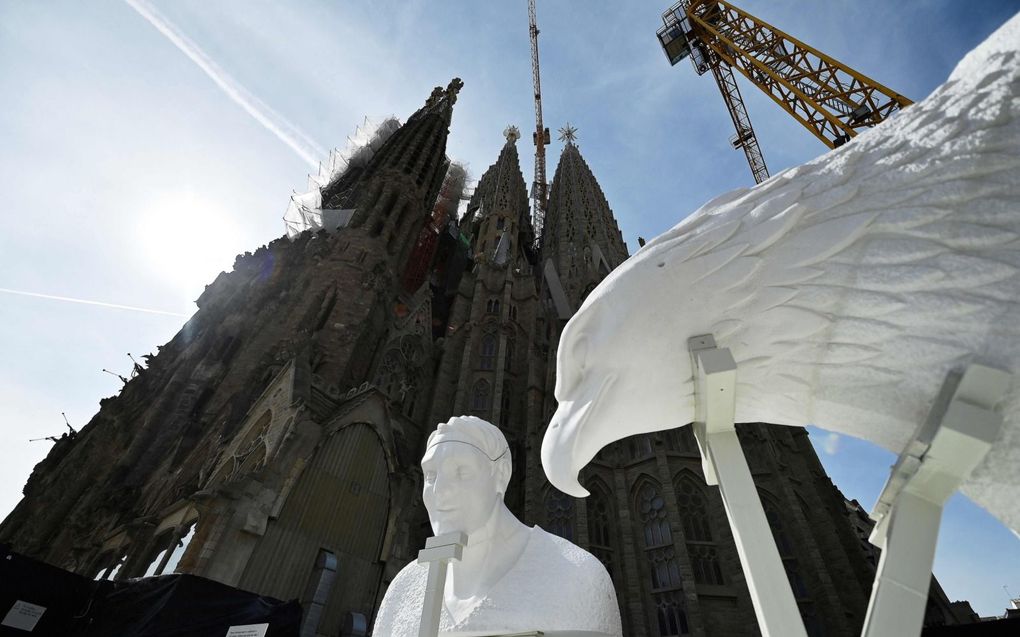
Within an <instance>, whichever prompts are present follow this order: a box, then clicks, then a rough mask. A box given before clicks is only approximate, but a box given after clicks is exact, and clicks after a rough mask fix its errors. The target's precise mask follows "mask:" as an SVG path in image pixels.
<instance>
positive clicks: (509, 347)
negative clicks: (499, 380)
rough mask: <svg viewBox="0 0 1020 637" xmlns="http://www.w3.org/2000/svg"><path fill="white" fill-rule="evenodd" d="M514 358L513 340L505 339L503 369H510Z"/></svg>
mask: <svg viewBox="0 0 1020 637" xmlns="http://www.w3.org/2000/svg"><path fill="white" fill-rule="evenodd" d="M513 360H514V341H513V339H512V338H508V339H506V355H505V356H504V357H503V369H505V370H506V371H510V369H511V368H512V367H513Z"/></svg>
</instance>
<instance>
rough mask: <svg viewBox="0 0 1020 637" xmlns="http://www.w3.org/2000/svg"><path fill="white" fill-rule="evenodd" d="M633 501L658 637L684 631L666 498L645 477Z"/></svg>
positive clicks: (684, 610)
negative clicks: (642, 544) (639, 525)
mask: <svg viewBox="0 0 1020 637" xmlns="http://www.w3.org/2000/svg"><path fill="white" fill-rule="evenodd" d="M635 500H636V501H635V505H636V507H637V512H638V516H637V517H638V520H639V521H640V523H641V525H642V534H641V537H642V540H643V541H644V556H645V563H646V566H647V568H648V571H647V572H648V574H649V578H650V582H649V583H650V588H651V591H652V600H653V603H654V605H655V607H654V614H655V622H654V623H653V626H654V627H655V628H657V630H658V633H657V634H658V635H659V637H673V636H675V635H686V634H688V633H689V632H690V630H689V628H688V625H687V608H686V603H685V602H684V597H683V582H682V580H681V577H680V566H679V564H678V563H677V560H676V553H675V551H674V549H673V533H672V530H671V528H670V525H669V520H668V519H667V517H666V501H665V499H664V498H663V497H662V492H661V489H660V488H659V485H658V484H657V483H655V482H653V481H651V480H645V482H644V483H643V484H641V486H640V487H638V490H637V494H636V498H635Z"/></svg>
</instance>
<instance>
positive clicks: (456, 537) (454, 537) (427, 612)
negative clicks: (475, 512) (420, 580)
mask: <svg viewBox="0 0 1020 637" xmlns="http://www.w3.org/2000/svg"><path fill="white" fill-rule="evenodd" d="M467 542H468V538H467V535H466V534H465V533H463V532H461V531H455V532H453V533H444V534H442V535H436V536H433V537H430V538H429V539H427V540H425V548H423V549H422V550H420V551H418V563H419V564H428V565H429V574H428V580H427V581H426V584H425V601H424V602H423V604H422V607H421V624H420V626H419V628H418V637H438V635H439V616H440V614H441V611H442V608H443V592H444V589H445V588H446V565H447V564H449V563H450V560H457V561H460V558H461V556H463V554H464V547H465V546H467Z"/></svg>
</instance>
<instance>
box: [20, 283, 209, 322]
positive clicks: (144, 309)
mask: <svg viewBox="0 0 1020 637" xmlns="http://www.w3.org/2000/svg"><path fill="white" fill-rule="evenodd" d="M0 292H6V293H7V294H20V295H21V296H34V297H36V298H39V299H51V300H53V301H68V302H69V303H83V304H85V305H98V306H100V307H112V308H114V309H116V310H131V311H133V312H146V313H148V314H164V315H166V316H180V317H181V318H188V316H189V315H188V314H180V313H179V312H167V311H164V310H151V309H149V308H147V307H135V306H133V305H119V304H117V303H103V302H102V301H89V300H88V299H72V298H71V297H68V296H55V295H53V294H40V293H38V292H23V291H21V290H9V289H7V288H0Z"/></svg>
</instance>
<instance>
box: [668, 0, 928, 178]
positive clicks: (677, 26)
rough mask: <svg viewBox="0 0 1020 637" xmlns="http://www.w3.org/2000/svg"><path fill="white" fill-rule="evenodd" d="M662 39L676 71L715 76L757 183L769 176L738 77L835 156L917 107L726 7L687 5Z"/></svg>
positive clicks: (718, 2) (693, 1)
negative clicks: (688, 66)
mask: <svg viewBox="0 0 1020 637" xmlns="http://www.w3.org/2000/svg"><path fill="white" fill-rule="evenodd" d="M662 22H663V26H662V27H661V28H660V29H659V30H658V31H657V32H656V35H658V36H659V42H660V43H661V44H662V49H663V51H665V53H666V57H667V58H669V62H670V64H673V65H675V64H676V63H677V62H679V61H680V60H682V59H684V58H686V57H690V58H691V62H693V64H694V69H695V70H696V71H697V73H698V75H704V74H705V73H707V72H709V71H711V72H712V75H713V77H715V81H716V83H717V84H718V85H719V91H720V92H721V93H722V96H723V100H724V101H725V102H726V108H727V109H728V110H729V112H730V118H731V119H732V120H733V126H734V128H735V129H736V131H737V133H736V135H734V136H733V137H732V138H730V142H731V143H732V145H733V147H734V148H740V149H743V151H744V154H745V155H746V156H747V163H748V164H750V166H751V172H752V174H754V180H755V182H757V183H761V182H763V181H765V180H766V179H768V176H769V172H768V168H767V167H766V166H765V159H764V158H763V157H762V154H761V148H760V147H759V146H758V139H757V137H756V136H755V134H754V129H753V128H752V127H751V120H750V119H749V118H748V116H747V109H746V108H745V107H744V101H743V99H742V98H741V97H740V90H739V89H738V88H737V82H736V78H735V77H734V75H733V69H736V70H737V71H739V72H740V74H741V75H743V76H744V77H746V78H747V79H748V80H750V81H751V83H753V84H754V85H755V86H757V87H758V88H760V89H761V90H763V91H765V94H766V95H768V96H769V97H771V98H772V99H773V100H774V101H775V102H776V103H777V104H779V105H780V106H782V107H783V109H784V110H785V111H786V112H787V113H789V114H790V115H792V116H793V117H794V119H796V120H797V121H798V122H800V123H801V124H802V125H803V126H804V127H805V128H807V129H808V130H809V131H811V132H812V133H813V134H814V135H815V137H817V138H818V139H820V140H822V143H823V144H825V145H826V146H828V147H829V148H836V147H837V146H842V145H843V144H845V143H846V142H848V141H850V140H851V139H853V138H854V137H855V136H856V135H857V134H858V133H860V132H861V131H862V130H863V129H866V128H870V127H872V126H875V125H877V124H880V123H882V122H883V121H885V120H886V119H887V118H888V117H889V116H890V115H891V114H892V113H894V112H895V111H897V110H899V109H902V108H903V107H905V106H909V105H910V104H913V102H911V101H910V100H908V99H907V98H905V97H903V96H902V95H900V94H899V93H896V92H893V91H891V90H889V89H888V88H886V87H885V86H882V85H881V84H879V83H878V82H876V81H875V80H872V79H871V78H869V77H867V76H865V75H863V74H861V73H858V72H857V71H855V70H853V69H852V68H850V67H849V66H847V65H845V64H842V63H841V62H838V61H836V60H834V59H832V58H831V57H829V56H827V55H825V54H824V53H822V52H821V51H819V50H817V49H815V48H812V47H810V46H808V45H806V44H804V43H803V42H801V41H800V40H798V39H796V38H794V37H792V36H790V35H787V34H786V33H784V32H782V31H780V30H779V29H777V28H775V27H774V26H772V25H770V24H767V23H766V22H764V21H762V20H760V19H758V18H756V17H754V16H753V15H751V14H749V13H747V12H746V11H743V10H741V9H738V8H737V7H735V6H733V5H732V4H730V3H729V2H724V1H723V0H680V2H677V3H676V4H674V5H673V6H672V7H670V8H669V10H668V11H666V12H665V13H663V14H662Z"/></svg>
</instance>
